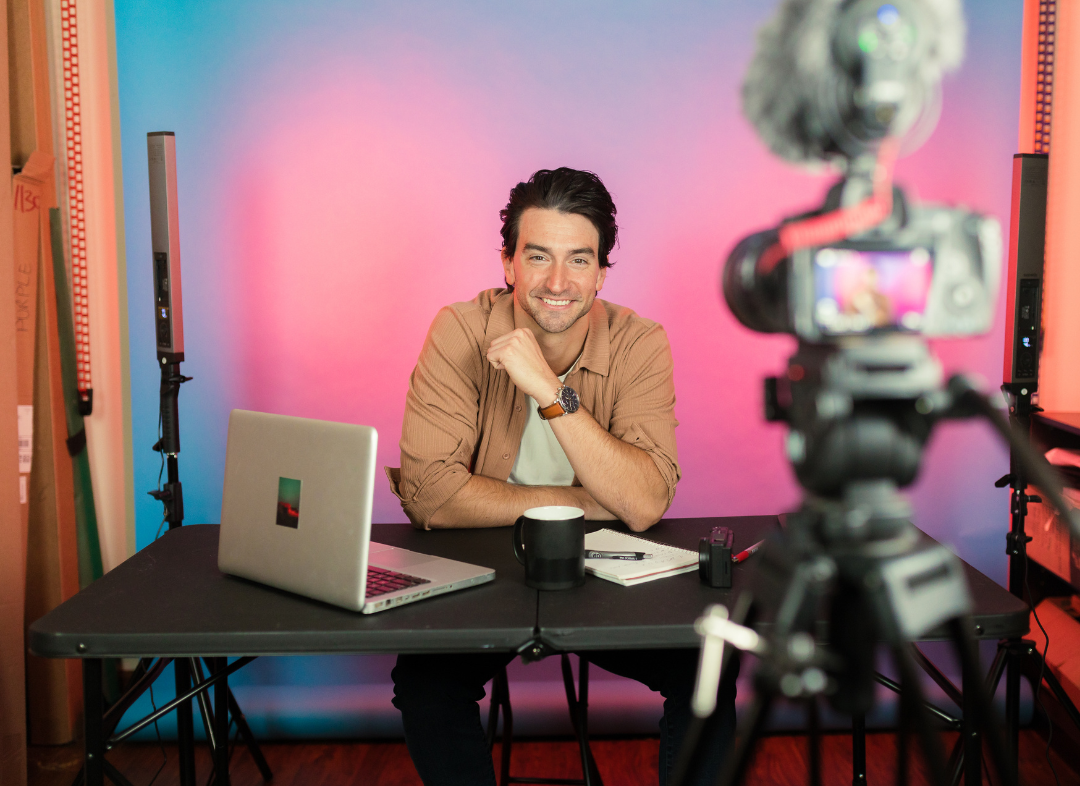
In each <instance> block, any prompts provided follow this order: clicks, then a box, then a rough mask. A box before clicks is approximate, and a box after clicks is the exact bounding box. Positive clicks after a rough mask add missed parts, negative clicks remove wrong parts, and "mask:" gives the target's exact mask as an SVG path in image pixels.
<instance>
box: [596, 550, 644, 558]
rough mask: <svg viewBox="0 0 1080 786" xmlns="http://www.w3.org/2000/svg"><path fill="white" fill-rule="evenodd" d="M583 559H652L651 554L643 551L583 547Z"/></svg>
mask: <svg viewBox="0 0 1080 786" xmlns="http://www.w3.org/2000/svg"><path fill="white" fill-rule="evenodd" d="M585 559H632V560H643V559H652V554H646V553H645V552H643V551H589V550H588V549H585Z"/></svg>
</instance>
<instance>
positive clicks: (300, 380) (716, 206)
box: [116, 0, 1021, 581]
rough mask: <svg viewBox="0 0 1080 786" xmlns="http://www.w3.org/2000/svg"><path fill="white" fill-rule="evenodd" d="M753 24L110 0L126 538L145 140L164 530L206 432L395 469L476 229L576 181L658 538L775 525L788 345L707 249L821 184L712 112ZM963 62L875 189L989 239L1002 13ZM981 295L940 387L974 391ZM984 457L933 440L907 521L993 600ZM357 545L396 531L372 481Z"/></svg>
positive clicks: (142, 438)
mask: <svg viewBox="0 0 1080 786" xmlns="http://www.w3.org/2000/svg"><path fill="white" fill-rule="evenodd" d="M774 5H775V4H774V3H771V2H761V0H738V1H737V2H736V1H735V0H729V1H727V2H705V1H704V0H701V1H699V2H663V3H661V2H629V1H628V0H620V1H619V2H615V1H614V0H610V1H609V0H596V1H594V2H585V3H582V2H568V1H567V2H562V1H552V0H546V1H545V2H518V3H503V2H484V1H483V0H469V1H468V2H466V1H465V0H461V1H459V2H454V3H445V2H410V3H395V2H365V3H355V2H334V1H332V0H313V1H312V2H307V3H284V2H273V1H269V2H259V3H256V2H250V1H249V0H236V1H234V2H228V3H226V2H167V1H165V0H156V1H155V2H152V3H151V2H133V1H132V0H116V30H117V55H118V67H119V86H120V87H119V90H120V108H121V129H122V150H123V170H124V196H125V199H124V205H125V213H126V216H125V219H126V223H125V225H126V232H127V237H126V241H127V252H128V284H129V286H128V294H129V314H130V346H131V380H132V382H131V384H132V422H133V433H134V456H135V490H136V494H135V497H136V500H137V503H136V505H137V508H136V538H137V545H138V547H140V548H141V547H143V546H145V545H146V544H147V543H149V542H150V541H151V540H153V538H154V536H155V533H156V532H157V531H158V529H159V525H160V524H161V508H160V505H159V504H158V503H156V502H154V501H153V500H152V499H150V498H149V497H147V496H145V495H144V494H143V493H142V492H144V491H147V490H149V489H151V488H154V487H155V485H156V482H157V476H158V472H159V459H158V457H157V455H156V454H154V453H152V452H151V450H150V446H151V445H152V444H153V443H154V442H155V440H156V428H157V406H158V404H157V402H158V381H159V374H158V370H157V367H156V364H155V352H154V340H153V321H152V316H151V270H150V265H149V259H150V251H149V249H150V236H149V215H148V213H149V208H148V197H147V172H146V142H145V139H146V133H147V132H149V131H159V130H171V131H175V132H176V138H177V159H178V173H179V174H178V180H179V200H180V226H181V252H182V261H183V284H184V293H183V294H184V318H185V328H186V343H187V359H186V361H185V363H184V365H183V371H184V372H185V373H186V374H188V375H191V376H193V377H194V380H193V381H192V382H191V383H189V384H187V385H185V386H184V388H183V391H182V394H181V397H180V408H181V438H182V452H181V454H180V467H181V478H182V480H183V482H184V497H185V508H186V520H187V521H188V522H190V523H198V522H215V521H217V520H218V517H219V514H220V506H221V490H222V476H223V468H224V459H225V440H226V424H227V418H228V413H229V411H230V410H231V409H232V408H236V407H239V408H245V409H257V410H264V411H268V412H277V413H283V414H288V415H298V416H304V417H315V418H325V419H330V420H338V421H347V422H355V423H364V424H368V425H373V426H375V427H376V428H377V429H378V431H379V435H380V444H379V458H380V461H381V463H382V464H386V465H391V466H397V465H398V463H399V460H398V447H397V442H398V438H399V436H400V423H401V416H402V412H403V409H404V399H405V393H406V390H407V385H408V377H409V373H410V372H411V370H412V367H413V364H414V362H415V359H416V355H417V353H418V351H419V349H420V346H421V343H422V341H423V339H424V335H425V333H426V331H427V328H428V325H429V324H430V321H431V319H432V317H433V316H434V314H435V312H436V311H437V310H438V309H439V308H440V307H441V306H443V305H445V304H447V303H449V302H453V301H461V300H468V299H470V298H472V297H473V296H474V295H475V294H476V293H477V292H478V291H479V290H481V289H484V288H487V287H495V286H499V285H501V282H502V276H501V270H500V265H499V257H498V246H499V235H498V229H499V219H498V211H499V209H500V208H501V207H503V205H504V204H505V202H506V198H507V194H508V191H509V189H510V187H511V186H512V185H513V184H515V183H516V182H518V181H519V180H522V179H525V178H527V177H528V175H529V174H530V173H532V172H533V171H534V170H536V169H538V168H541V167H557V166H564V165H565V166H571V167H577V168H584V169H589V170H592V171H595V172H597V173H598V174H599V175H600V176H601V177H602V178H603V180H604V182H605V183H606V184H607V186H608V187H609V188H610V190H611V191H612V193H613V195H614V197H615V201H616V204H617V205H618V209H619V223H620V239H621V242H620V245H619V247H618V248H617V249H616V250H615V252H614V253H613V255H612V259H613V260H614V261H615V267H614V268H613V270H612V271H611V273H610V275H609V276H608V279H607V284H606V285H605V287H604V292H603V296H604V297H605V298H606V299H609V300H611V301H614V302H617V303H620V304H624V305H627V306H630V307H632V308H634V309H635V310H636V311H638V312H639V313H640V314H642V315H643V316H646V317H649V318H651V319H654V320H657V321H659V322H660V323H662V324H663V325H664V326H665V328H666V329H667V331H668V334H669V337H670V340H671V345H672V350H673V353H674V359H675V382H676V390H677V397H678V401H677V405H676V414H677V416H678V418H679V420H680V423H681V425H680V428H679V430H678V439H679V457H680V461H681V465H682V472H683V478H682V481H681V482H680V484H679V488H678V493H677V494H676V496H675V500H674V504H673V506H672V509H671V511H670V513H669V515H672V516H705V515H733V514H760V513H774V512H778V511H782V510H785V509H789V508H791V507H793V506H794V505H795V504H796V503H797V500H798V498H799V492H798V488H797V486H796V484H795V482H794V479H793V476H792V473H791V472H790V470H789V468H788V466H787V464H786V462H785V460H784V458H783V450H782V445H783V437H784V429H783V428H782V427H781V426H778V425H773V424H767V423H765V422H764V420H763V418H762V414H761V412H762V406H761V401H760V399H761V378H762V377H763V376H765V375H767V374H773V373H776V372H777V371H779V370H780V369H782V368H783V367H784V363H785V361H786V358H787V356H788V355H789V354H790V353H791V352H792V350H793V348H794V342H793V340H792V339H790V338H788V337H769V336H762V335H758V334H755V333H752V332H750V331H748V330H746V329H745V328H743V327H742V326H741V325H739V324H738V323H737V322H736V321H735V319H734V318H733V317H732V316H731V315H730V313H729V312H728V311H727V309H726V307H725V306H724V305H723V303H722V300H721V298H720V295H719V293H718V286H717V282H718V276H719V270H720V265H721V263H722V261H723V259H724V258H725V257H726V255H727V253H728V251H729V250H730V249H731V247H732V246H733V244H734V243H735V241H736V240H737V239H738V238H740V237H742V236H743V235H745V234H746V233H748V232H750V231H753V230H757V229H760V228H763V227H766V226H770V225H773V224H775V223H776V222H777V221H778V220H779V219H780V218H782V217H783V216H785V215H787V214H790V213H794V212H798V211H802V210H805V209H808V208H810V207H812V206H814V205H815V204H817V203H818V202H819V201H820V200H821V198H822V197H823V195H824V192H825V190H826V188H827V187H828V184H829V182H830V181H829V179H828V178H827V177H823V176H821V175H812V174H809V173H807V172H804V171H802V170H798V169H796V168H794V167H791V166H789V165H786V164H783V163H781V162H779V161H777V160H775V159H773V158H772V157H770V155H769V154H768V153H767V152H766V150H765V148H764V146H763V145H762V143H761V142H760V141H759V140H758V139H757V138H756V136H755V135H754V133H753V131H752V129H751V128H750V127H749V125H748V124H747V122H746V121H745V120H744V119H743V117H742V115H741V113H740V99H739V91H740V85H741V80H742V75H743V73H744V71H745V68H746V65H747V63H748V62H749V59H750V57H751V54H752V51H753V46H754V33H755V30H756V29H757V28H758V26H759V25H760V24H761V23H762V22H763V21H764V19H765V18H767V16H768V15H769V14H770V13H771V11H772V10H773V8H774ZM967 18H968V27H969V33H968V44H967V56H966V59H965V62H964V64H963V66H962V68H961V69H960V71H959V72H958V73H956V74H953V75H952V76H950V77H949V78H948V79H947V80H946V82H945V85H944V108H943V111H942V115H941V120H940V123H939V126H938V128H937V131H936V133H935V134H934V135H933V136H932V137H931V138H930V140H929V141H928V142H927V143H926V144H925V145H924V146H923V147H922V149H920V150H919V151H918V152H916V153H915V154H913V155H911V156H910V157H908V158H905V159H903V160H902V161H901V162H900V164H899V167H898V179H899V180H900V181H901V182H902V183H903V184H906V185H907V186H909V187H910V189H911V191H912V192H913V193H916V194H918V195H919V196H920V197H921V198H924V199H930V200H941V201H947V202H951V203H960V204H964V205H967V206H969V207H971V208H973V209H978V210H982V211H986V212H988V213H990V214H992V215H995V216H997V217H998V218H999V220H1001V221H1002V224H1003V226H1004V227H1005V228H1006V230H1007V226H1008V220H1007V219H1008V212H1009V194H1010V173H1011V157H1012V154H1013V153H1014V152H1015V151H1016V137H1017V114H1018V100H1019V62H1020V29H1021V4H1020V3H1019V2H1013V1H1011V0H980V2H978V3H968V4H967ZM1002 311H1003V298H999V308H998V312H999V313H998V316H997V318H996V320H995V325H994V329H993V330H992V331H991V332H990V334H988V335H987V336H985V337H981V338H977V339H973V340H966V341H943V342H937V343H936V344H935V347H934V348H935V350H936V351H937V353H938V354H939V356H940V358H941V359H942V361H943V363H944V365H945V368H946V370H947V371H953V370H967V371H972V372H975V373H977V374H980V375H982V376H983V377H984V378H985V379H986V380H987V382H988V383H989V386H990V388H992V389H994V388H996V386H997V385H998V384H1000V376H1001V357H1002V341H1003V338H1002V335H1003V322H1004V319H1003V314H1002ZM1007 466H1008V459H1007V453H1006V451H1005V450H1004V449H1003V448H1002V447H1001V446H1000V445H998V444H997V442H996V441H995V438H994V437H993V436H992V435H991V434H990V433H989V431H988V430H987V429H986V428H985V427H984V426H982V425H980V424H975V423H963V424H947V425H944V426H942V427H941V428H939V429H938V430H937V432H936V433H935V435H934V436H933V438H932V440H931V443H930V446H929V449H928V451H927V454H926V458H925V463H924V467H923V471H922V474H921V476H920V479H919V481H918V482H917V484H916V485H915V486H914V488H913V499H914V502H915V505H916V510H917V523H918V524H919V526H921V527H922V528H923V529H924V530H926V531H927V532H929V533H930V534H931V535H933V536H935V537H937V538H939V539H941V540H943V541H945V542H947V543H949V544H951V545H953V546H954V547H955V548H956V550H957V551H958V552H959V554H960V555H961V556H962V557H963V558H964V559H966V560H967V561H969V562H971V563H972V564H973V565H975V566H976V567H978V568H979V569H980V570H982V571H984V572H986V573H987V574H988V575H990V576H991V577H993V578H995V579H997V580H998V581H1003V580H1004V576H1005V565H1006V562H1005V555H1004V547H1005V532H1006V531H1007V528H1008V502H1007V494H1006V492H1005V491H998V490H995V489H994V488H993V482H994V480H996V479H997V478H998V477H999V476H1001V475H1002V474H1004V473H1005V472H1006V471H1007ZM375 520H376V521H383V522H404V521H405V517H404V515H403V514H402V512H401V509H400V506H399V504H398V502H397V500H396V499H395V498H394V497H393V496H392V494H391V493H390V490H389V488H388V486H387V484H386V482H385V479H384V478H382V477H381V475H380V476H379V478H378V481H377V495H376V502H375Z"/></svg>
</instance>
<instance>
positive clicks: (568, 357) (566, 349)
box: [514, 300, 589, 376]
mask: <svg viewBox="0 0 1080 786" xmlns="http://www.w3.org/2000/svg"><path fill="white" fill-rule="evenodd" d="M514 327H515V328H528V329H529V330H531V331H532V333H533V335H534V336H536V343H537V344H539V345H540V351H541V352H543V353H544V360H546V361H547V364H548V367H549V368H550V369H551V370H552V371H554V372H555V376H562V375H563V374H565V373H566V372H567V371H569V370H570V367H571V366H572V365H574V361H575V360H577V359H578V355H580V354H581V350H582V349H584V348H585V339H586V338H587V337H588V335H589V314H588V313H585V314H583V315H582V317H581V319H579V320H578V321H577V322H575V323H574V324H573V325H571V326H570V327H569V328H567V329H566V330H564V331H563V332H562V333H548V332H547V331H546V330H544V329H543V328H542V327H540V326H539V325H538V324H536V321H535V320H533V318H532V317H530V316H529V315H528V313H527V312H525V311H524V310H523V309H522V308H521V306H519V305H518V304H517V301H516V300H515V301H514Z"/></svg>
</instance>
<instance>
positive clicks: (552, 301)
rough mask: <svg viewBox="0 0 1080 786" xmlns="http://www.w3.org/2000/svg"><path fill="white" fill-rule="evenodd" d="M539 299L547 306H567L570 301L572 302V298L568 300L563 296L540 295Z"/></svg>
mask: <svg viewBox="0 0 1080 786" xmlns="http://www.w3.org/2000/svg"><path fill="white" fill-rule="evenodd" d="M539 299H540V300H541V301H542V302H543V303H544V305H545V306H547V307H548V308H567V307H568V306H569V305H570V304H571V303H573V302H574V301H573V300H568V299H565V298H553V297H540V298H539Z"/></svg>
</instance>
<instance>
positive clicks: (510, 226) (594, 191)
mask: <svg viewBox="0 0 1080 786" xmlns="http://www.w3.org/2000/svg"><path fill="white" fill-rule="evenodd" d="M530 207H539V208H546V209H549V210H558V211H559V212H560V213H576V214H577V215H579V216H585V218H587V219H589V221H590V222H592V225H593V226H594V227H596V231H597V232H598V233H599V235H600V248H599V249H598V252H599V254H600V267H611V266H612V265H613V264H614V263H613V262H612V261H611V260H610V259H608V254H609V253H610V252H611V249H612V248H614V247H615V244H616V243H617V242H618V240H619V226H618V224H616V223H615V212H616V211H615V203H614V202H613V201H612V200H611V194H609V193H608V190H607V189H606V188H605V187H604V183H603V182H602V181H601V180H600V178H599V177H597V176H596V175H595V174H593V173H592V172H585V171H582V170H578V169H569V168H567V167H559V168H558V169H541V170H539V171H538V172H536V173H535V174H534V175H533V176H532V177H530V178H529V179H528V180H527V181H526V182H524V183H518V184H517V185H516V186H514V187H513V189H511V191H510V201H509V202H507V203H506V207H505V208H503V209H502V210H500V211H499V218H501V219H502V222H503V225H502V230H501V231H500V234H502V239H503V247H502V251H503V254H505V255H506V256H508V257H512V256H513V255H514V252H516V251H517V244H518V228H519V226H520V224H521V214H522V213H524V212H525V211H526V210H528V209H529V208H530Z"/></svg>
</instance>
